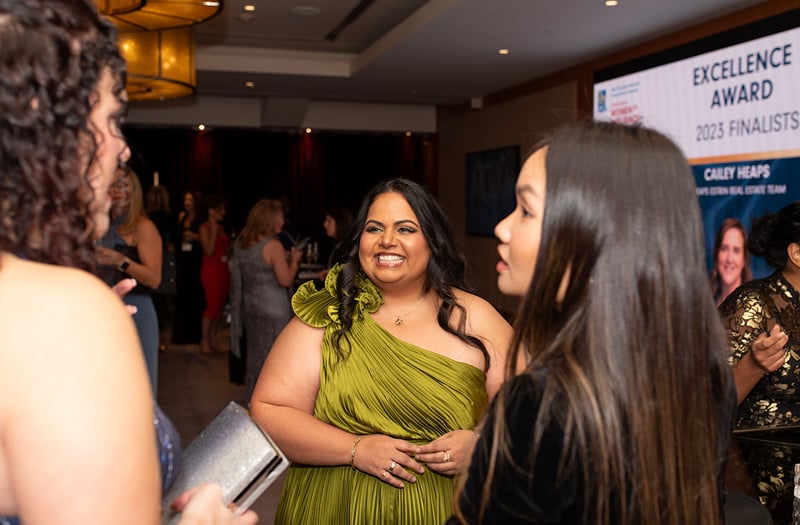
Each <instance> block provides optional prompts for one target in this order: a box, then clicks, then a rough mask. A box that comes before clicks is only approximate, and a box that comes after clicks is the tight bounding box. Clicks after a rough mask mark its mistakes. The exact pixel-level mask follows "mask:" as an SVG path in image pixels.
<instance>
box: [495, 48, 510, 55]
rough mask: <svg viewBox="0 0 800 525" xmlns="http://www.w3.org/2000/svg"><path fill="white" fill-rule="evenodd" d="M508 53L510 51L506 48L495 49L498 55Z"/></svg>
mask: <svg viewBox="0 0 800 525" xmlns="http://www.w3.org/2000/svg"><path fill="white" fill-rule="evenodd" d="M509 53H511V51H509V50H508V49H506V48H502V49H498V50H497V54H498V55H508V54H509Z"/></svg>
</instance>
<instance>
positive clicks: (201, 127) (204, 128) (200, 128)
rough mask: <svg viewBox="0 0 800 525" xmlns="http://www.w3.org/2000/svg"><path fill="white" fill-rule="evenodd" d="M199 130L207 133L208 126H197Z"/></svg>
mask: <svg viewBox="0 0 800 525" xmlns="http://www.w3.org/2000/svg"><path fill="white" fill-rule="evenodd" d="M197 129H198V130H200V131H205V130H206V125H205V124H198V125H197Z"/></svg>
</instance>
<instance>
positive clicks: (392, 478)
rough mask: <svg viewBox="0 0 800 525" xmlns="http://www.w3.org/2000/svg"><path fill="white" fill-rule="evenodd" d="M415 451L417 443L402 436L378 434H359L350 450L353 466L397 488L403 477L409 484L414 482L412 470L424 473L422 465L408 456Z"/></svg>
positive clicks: (401, 486) (415, 478) (401, 485)
mask: <svg viewBox="0 0 800 525" xmlns="http://www.w3.org/2000/svg"><path fill="white" fill-rule="evenodd" d="M418 450H419V447H418V446H417V445H414V444H413V443H409V442H408V441H404V440H402V439H395V438H390V437H389V436H384V435H381V434H372V435H369V436H362V437H361V439H360V440H359V442H358V444H357V445H356V446H355V449H354V454H353V466H354V467H355V468H357V469H358V470H360V471H361V472H364V473H366V474H371V475H373V476H375V477H376V478H378V479H379V480H381V481H383V482H386V483H388V484H389V485H391V486H393V487H397V488H399V489H401V488H403V486H404V485H403V480H405V481H408V482H409V483H414V482H416V481H417V477H416V476H415V475H414V472H417V473H419V474H422V473H423V472H425V468H424V467H423V466H422V465H420V464H419V463H417V462H416V461H415V460H414V458H413V457H412V456H413V455H414V454H416V453H417V451H418Z"/></svg>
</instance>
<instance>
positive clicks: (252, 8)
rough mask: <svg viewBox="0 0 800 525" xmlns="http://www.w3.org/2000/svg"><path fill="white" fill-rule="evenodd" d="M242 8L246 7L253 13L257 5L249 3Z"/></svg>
mask: <svg viewBox="0 0 800 525" xmlns="http://www.w3.org/2000/svg"><path fill="white" fill-rule="evenodd" d="M242 9H244V10H245V11H247V12H248V13H252V12H253V11H255V10H256V6H254V5H253V4H247V5H245V6H244V7H243V8H242Z"/></svg>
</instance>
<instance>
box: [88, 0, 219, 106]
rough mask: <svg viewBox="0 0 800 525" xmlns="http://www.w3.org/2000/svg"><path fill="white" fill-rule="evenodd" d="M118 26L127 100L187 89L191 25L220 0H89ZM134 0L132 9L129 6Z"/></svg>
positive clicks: (191, 73) (191, 81)
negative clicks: (92, 0) (126, 68)
mask: <svg viewBox="0 0 800 525" xmlns="http://www.w3.org/2000/svg"><path fill="white" fill-rule="evenodd" d="M94 2H95V4H96V5H97V7H98V10H99V11H100V12H101V13H103V14H105V15H106V17H107V18H108V19H109V20H111V22H113V23H114V25H115V26H117V29H119V46H120V50H121V51H122V56H123V57H124V58H125V61H126V62H127V63H128V79H127V82H126V84H125V89H126V90H127V91H128V97H129V99H130V100H165V99H168V98H178V97H185V96H187V95H192V94H194V92H195V88H196V86H197V80H196V76H197V73H196V71H195V62H194V29H192V26H193V25H195V24H197V23H200V22H204V21H206V20H208V19H209V18H211V17H213V16H214V15H216V14H217V13H219V12H220V11H221V10H222V0H94ZM133 4H138V5H137V7H135V8H134V9H129V8H130V7H131V6H132V5H133Z"/></svg>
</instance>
